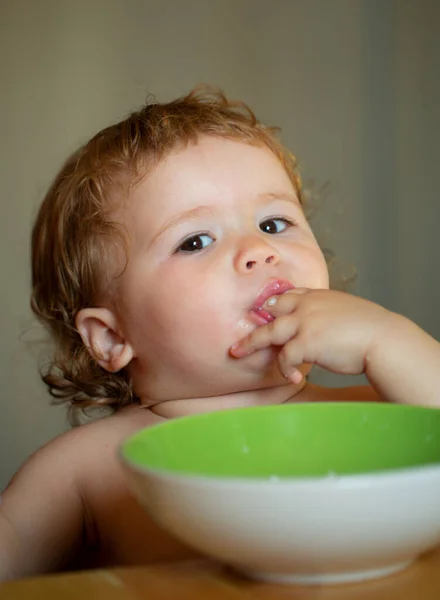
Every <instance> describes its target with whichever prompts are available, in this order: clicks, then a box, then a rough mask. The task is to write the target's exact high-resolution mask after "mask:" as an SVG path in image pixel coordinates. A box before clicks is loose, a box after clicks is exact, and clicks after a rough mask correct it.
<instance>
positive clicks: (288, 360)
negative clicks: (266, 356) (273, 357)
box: [278, 336, 306, 383]
mask: <svg viewBox="0 0 440 600" xmlns="http://www.w3.org/2000/svg"><path fill="white" fill-rule="evenodd" d="M300 338H301V336H297V337H296V338H294V339H291V340H289V341H288V342H287V343H286V344H285V345H284V346H283V348H282V350H281V351H280V353H279V354H278V368H279V370H280V372H281V373H282V374H283V375H284V377H285V378H286V379H289V380H290V381H292V383H299V382H300V381H301V379H302V373H301V371H298V368H297V367H299V366H300V365H302V364H303V363H304V362H306V361H305V346H304V343H303V342H301V339H300ZM298 372H299V373H301V378H300V379H299V381H297V378H298Z"/></svg>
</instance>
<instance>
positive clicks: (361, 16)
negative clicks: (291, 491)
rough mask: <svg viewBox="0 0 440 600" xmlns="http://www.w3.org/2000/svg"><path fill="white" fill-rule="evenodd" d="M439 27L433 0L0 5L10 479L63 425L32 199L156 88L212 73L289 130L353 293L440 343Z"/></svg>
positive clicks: (167, 93)
mask: <svg viewBox="0 0 440 600" xmlns="http://www.w3.org/2000/svg"><path fill="white" fill-rule="evenodd" d="M439 23H440V3H439V2H437V1H436V0H395V1H393V0H221V1H220V0H218V1H217V0H185V1H184V2H183V1H181V0H167V1H166V2H165V1H164V0H76V1H75V2H70V1H69V2H67V1H65V0H38V2H36V1H34V0H14V1H8V0H0V74H1V79H0V90H1V92H0V152H1V160H0V169H1V216H0V230H1V235H0V244H1V251H0V270H1V295H0V303H1V304H0V319H1V338H0V376H1V382H2V388H1V395H0V403H1V412H0V489H2V487H4V486H5V485H6V483H7V481H8V480H9V478H10V477H11V476H12V474H13V473H14V472H15V470H16V469H17V468H18V466H19V465H20V463H21V462H22V461H23V460H24V459H25V458H26V457H27V456H28V455H29V454H30V453H32V452H33V451H34V450H35V449H36V448H37V447H39V446H40V445H42V444H43V443H45V442H46V441H47V440H49V439H50V438H52V437H54V436H55V435H57V434H59V433H60V432H62V431H63V430H65V429H66V428H67V422H66V412H65V409H64V408H60V407H52V406H50V402H49V397H48V395H47V393H46V391H45V389H44V388H43V385H42V384H41V383H40V381H39V377H38V372H37V363H38V354H39V347H38V345H35V344H34V343H31V340H33V339H36V338H38V337H39V331H38V329H36V328H35V324H34V323H33V321H32V318H31V314H30V311H29V308H28V306H29V290H30V269H29V235H30V230H31V226H32V221H33V219H34V217H35V214H36V211H37V207H38V205H39V203H40V202H41V200H42V197H43V195H44V193H45V191H46V189H47V187H48V185H49V183H50V181H51V179H52V177H53V176H54V175H55V172H56V171H57V169H58V168H59V167H60V166H61V163H62V162H63V160H64V159H65V158H66V156H67V154H68V153H70V152H71V151H73V150H74V149H75V148H76V147H77V146H78V145H79V144H80V143H83V142H84V141H86V140H87V139H88V138H89V137H90V136H91V135H92V134H94V133H95V132H97V131H98V130H99V129H101V128H102V127H104V126H106V125H108V124H110V123H112V122H114V121H115V120H117V119H121V118H124V116H125V115H127V113H128V112H129V111H130V110H132V109H135V108H137V107H138V106H139V105H140V104H142V102H143V100H144V99H145V97H146V96H147V94H149V93H153V94H154V95H156V97H157V98H158V99H159V100H170V99H172V98H174V97H176V96H178V95H182V94H184V93H186V92H188V91H189V90H190V89H191V88H192V86H194V85H195V84H197V83H199V82H208V83H213V84H216V85H219V86H221V87H222V88H223V89H224V90H225V91H226V93H227V94H228V95H230V96H232V97H237V98H240V99H243V100H245V101H247V102H248V103H249V104H250V105H251V106H252V107H253V108H254V110H255V111H256V113H257V115H258V116H259V117H260V118H261V119H262V120H263V121H265V122H267V123H270V124H278V125H280V126H281V127H282V130H283V140H284V142H285V143H286V144H287V145H288V146H289V147H290V148H291V149H292V150H293V151H294V152H295V153H296V154H297V155H298V156H299V159H300V162H301V164H302V167H303V172H304V177H305V179H306V181H308V182H314V187H315V189H319V187H320V186H322V185H324V184H326V183H328V184H329V192H328V193H327V194H326V195H325V198H321V200H318V201H317V203H318V205H319V204H321V206H320V207H319V208H318V212H317V215H316V216H315V218H314V219H313V222H312V224H313V225H314V227H315V229H316V231H317V233H318V235H319V237H320V239H321V240H323V244H324V245H327V246H330V247H331V248H332V250H333V251H334V252H335V253H336V255H337V257H338V260H339V261H340V262H339V265H340V267H341V269H342V271H343V272H346V271H347V269H348V270H349V267H350V265H355V266H356V268H357V270H358V277H357V280H356V282H355V284H354V286H353V287H352V291H354V292H355V293H358V294H360V295H363V296H366V297H368V298H370V299H372V300H375V301H377V302H380V303H382V304H384V305H385V306H386V307H388V308H390V309H393V310H397V311H400V312H402V313H404V314H405V315H407V316H409V317H411V318H412V319H413V320H415V321H416V322H417V323H419V324H420V325H421V326H422V327H424V328H425V329H427V330H428V331H429V332H430V333H431V334H433V335H434V336H435V337H437V338H440V316H439V312H438V309H439V305H440V302H439V300H440V285H439V283H438V280H439V273H440V249H439V244H438V237H439V232H438V229H439V215H440V210H439V197H438V196H439V194H438V171H439V166H438V163H439V159H440V142H439V140H440V69H439V64H440V42H439V39H440V31H439ZM324 200H325V201H324ZM316 377H317V379H319V380H321V381H326V382H327V381H331V382H333V383H335V384H336V383H337V384H341V383H342V384H343V383H348V380H345V379H343V380H342V382H341V381H340V380H337V379H335V378H330V379H328V377H327V375H326V374H323V373H319V374H317V375H316Z"/></svg>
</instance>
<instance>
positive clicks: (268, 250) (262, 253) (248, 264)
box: [235, 238, 280, 273]
mask: <svg viewBox="0 0 440 600" xmlns="http://www.w3.org/2000/svg"><path fill="white" fill-rule="evenodd" d="M279 261H280V256H279V254H278V252H277V251H276V250H275V248H274V247H273V246H271V245H270V244H268V243H267V242H265V241H264V240H261V239H259V238H247V239H246V240H243V242H242V245H241V247H240V248H239V250H238V252H237V254H236V257H235V268H236V269H237V271H239V272H240V273H250V272H252V271H254V270H255V269H257V268H259V267H261V266H266V265H276V264H278V263H279Z"/></svg>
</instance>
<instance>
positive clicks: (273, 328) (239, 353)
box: [230, 314, 299, 358]
mask: <svg viewBox="0 0 440 600" xmlns="http://www.w3.org/2000/svg"><path fill="white" fill-rule="evenodd" d="M298 327H299V320H298V318H297V317H296V315H295V314H289V315H284V316H281V317H278V318H277V319H275V320H274V321H271V322H270V323H268V324H267V325H262V326H261V327H258V328H257V329H255V331H253V332H252V333H251V334H250V335H248V336H246V337H245V338H243V339H242V340H240V341H239V342H237V343H236V344H233V346H231V349H230V353H231V355H232V356H234V357H235V358H242V357H243V356H248V355H249V354H252V353H253V352H256V351H257V350H262V349H263V348H269V346H283V345H284V344H285V343H286V342H288V341H289V340H290V339H291V338H292V337H293V336H295V335H296V333H297V331H298Z"/></svg>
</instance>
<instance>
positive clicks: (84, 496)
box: [0, 385, 378, 580]
mask: <svg viewBox="0 0 440 600" xmlns="http://www.w3.org/2000/svg"><path fill="white" fill-rule="evenodd" d="M323 400H325V401H332V400H334V401H336V400H342V401H343V400H360V401H369V400H372V401H374V400H378V396H377V394H376V393H375V392H374V391H373V389H372V388H370V387H356V388H341V389H325V388H321V387H318V386H313V385H307V386H306V387H304V388H303V389H302V391H301V392H299V393H298V394H297V396H295V397H294V398H292V401H323ZM164 420H165V419H164V418H163V417H160V416H158V415H156V414H155V413H153V412H152V410H150V409H148V408H143V407H140V406H132V407H128V408H127V409H124V410H122V411H120V412H118V413H116V414H115V415H113V416H111V417H108V418H105V419H102V420H100V421H96V422H94V423H91V424H89V425H85V426H83V427H80V428H77V429H74V430H72V431H70V432H68V433H67V434H64V435H62V436H60V437H59V438H57V439H55V440H53V441H52V442H50V443H49V444H47V445H46V446H45V447H43V448H42V449H41V450H39V451H38V452H37V453H36V454H35V455H34V456H32V457H31V458H30V459H29V460H28V461H27V462H26V463H25V465H24V466H23V467H22V468H21V469H20V471H19V472H18V474H17V475H16V476H15V477H14V479H13V480H12V481H11V483H10V485H9V486H8V488H7V489H6V490H5V492H4V493H3V496H2V505H1V512H0V580H6V579H16V578H22V577H27V576H31V575H35V574H39V573H44V572H53V571H57V570H63V569H71V568H93V567H98V566H103V565H106V566H112V565H127V566H128V565H147V564H151V563H154V562H161V561H178V560H185V559H189V558H193V557H196V556H197V553H196V552H195V551H193V550H192V549H190V548H188V547H186V546H184V545H183V544H181V543H179V542H178V541H177V540H175V539H173V538H171V537H170V536H169V535H168V534H167V533H166V532H164V531H163V530H162V529H161V528H160V527H158V526H157V525H156V524H155V523H154V522H153V521H152V520H151V519H150V517H149V516H148V515H147V513H146V512H145V511H144V510H143V509H142V508H141V507H140V506H139V504H138V502H137V501H136V499H135V498H134V497H133V495H132V494H131V492H130V490H129V489H128V487H127V483H126V478H125V474H124V472H123V469H122V466H121V464H120V462H119V458H118V454H117V450H118V447H119V444H120V443H121V441H122V440H123V439H124V438H126V437H127V436H128V435H130V434H132V433H133V432H135V431H136V430H138V429H141V428H143V427H148V426H151V425H155V424H158V423H160V422H163V421H164ZM30 499H31V500H30Z"/></svg>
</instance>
